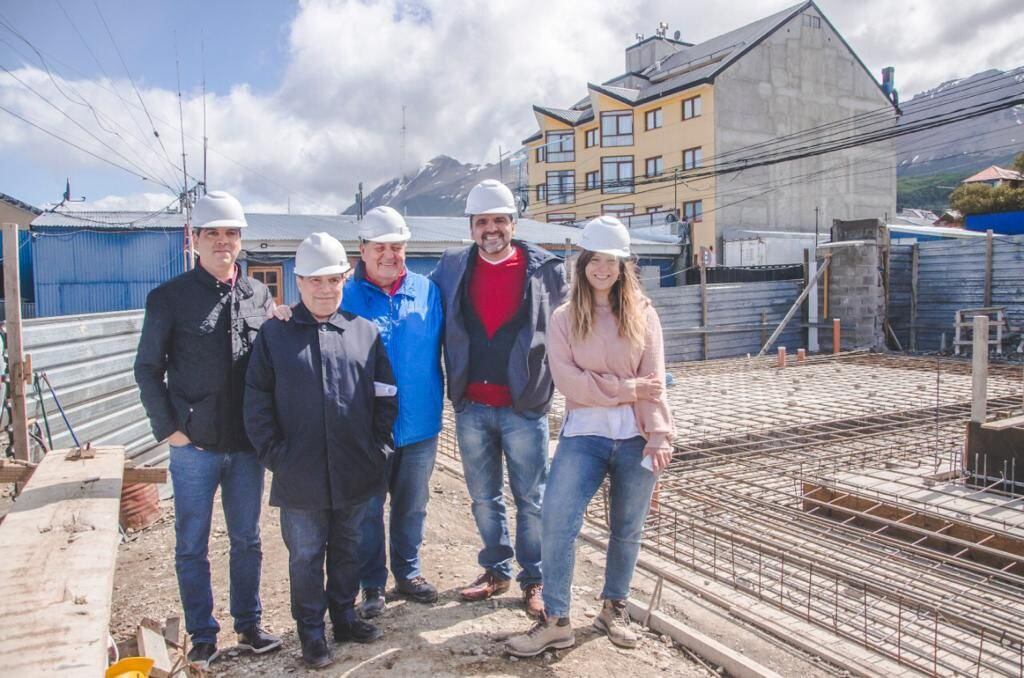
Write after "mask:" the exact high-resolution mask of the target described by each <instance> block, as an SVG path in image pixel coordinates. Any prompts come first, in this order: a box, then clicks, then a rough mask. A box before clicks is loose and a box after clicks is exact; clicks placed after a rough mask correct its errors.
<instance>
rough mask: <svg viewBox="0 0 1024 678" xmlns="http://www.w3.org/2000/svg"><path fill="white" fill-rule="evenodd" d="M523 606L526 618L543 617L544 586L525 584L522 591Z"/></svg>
mask: <svg viewBox="0 0 1024 678" xmlns="http://www.w3.org/2000/svg"><path fill="white" fill-rule="evenodd" d="M523 605H525V606H526V616H527V617H533V618H534V619H541V618H543V617H544V585H543V584H527V585H526V588H525V589H523Z"/></svg>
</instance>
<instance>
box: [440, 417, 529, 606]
mask: <svg viewBox="0 0 1024 678" xmlns="http://www.w3.org/2000/svg"><path fill="white" fill-rule="evenodd" d="M455 434H456V437H457V438H458V441H459V454H460V456H461V457H462V469H463V472H464V474H465V476H466V487H467V489H468V490H469V496H470V498H471V499H472V500H473V518H474V519H476V526H477V529H478V530H479V531H480V537H481V538H482V539H483V542H484V547H483V549H482V550H481V551H480V554H479V556H478V558H477V560H478V562H479V563H480V565H481V566H482V567H483V568H485V569H487V570H490V571H491V572H493V573H494V574H495V575H496V576H498V577H500V578H501V579H506V580H508V579H511V578H512V558H513V557H515V558H516V560H518V561H519V567H520V572H519V576H518V580H519V585H520V587H523V588H525V587H526V586H527V585H528V584H539V583H541V580H542V577H541V563H540V554H541V523H540V516H541V502H542V501H543V498H544V484H545V483H546V482H547V476H548V420H547V417H540V418H539V419H529V418H527V417H524V416H522V415H519V414H516V412H515V410H513V409H512V408H511V407H488V406H486V405H479V404H477V403H469V404H468V405H467V406H466V408H465V409H464V410H463V411H462V412H457V413H456V414H455ZM502 458H504V460H505V462H506V463H507V464H508V483H509V488H510V489H511V490H512V496H513V498H514V499H515V502H516V546H515V550H513V549H512V545H511V540H510V539H509V535H508V517H507V515H506V513H505V498H504V495H503V494H502V485H503V481H502V475H503V474H502Z"/></svg>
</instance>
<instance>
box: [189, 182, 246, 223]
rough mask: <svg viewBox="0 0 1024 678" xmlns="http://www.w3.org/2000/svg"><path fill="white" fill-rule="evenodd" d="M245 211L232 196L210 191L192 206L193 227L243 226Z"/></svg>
mask: <svg viewBox="0 0 1024 678" xmlns="http://www.w3.org/2000/svg"><path fill="white" fill-rule="evenodd" d="M247 225H248V224H246V223H245V212H243V211H242V205H241V203H239V202H238V201H237V200H235V198H234V196H232V195H231V194H230V193H225V192H224V191H210V192H209V193H207V194H206V195H204V196H203V197H202V198H200V199H199V200H197V201H196V206H195V207H193V208H192V226H193V228H245V227H246V226H247Z"/></svg>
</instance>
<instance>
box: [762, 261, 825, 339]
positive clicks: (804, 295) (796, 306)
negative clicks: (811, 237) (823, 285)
mask: <svg viewBox="0 0 1024 678" xmlns="http://www.w3.org/2000/svg"><path fill="white" fill-rule="evenodd" d="M831 261H832V258H831V257H830V256H828V255H826V256H825V261H824V262H822V264H821V268H819V269H818V272H817V273H815V274H814V281H812V282H817V280H818V279H819V278H821V276H822V275H823V274H824V273H825V271H827V270H828V265H829V262H831ZM812 289H814V285H813V284H812V285H808V286H807V287H805V288H804V291H803V292H801V293H800V296H799V297H797V298H796V301H794V302H793V305H792V306H790V307H789V310H788V311H787V312H786V315H785V316H784V317H783V318H782V322H780V323H779V326H778V327H776V328H775V331H774V332H772V336H770V337H768V341H766V342H765V343H764V346H762V347H761V350H760V351H758V352H757V357H758V358H760V357H761V356H763V355H764V354H765V351H767V350H768V347H769V346H771V345H772V344H774V343H775V340H776V339H778V338H779V335H781V334H782V332H783V331H784V330H785V329H786V325H788V324H789V321H790V320H792V319H793V316H794V315H796V312H797V311H798V310H800V306H801V304H803V303H804V299H806V298H807V295H808V294H810V292H811V290H812Z"/></svg>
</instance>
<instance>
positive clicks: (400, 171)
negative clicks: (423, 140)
mask: <svg viewBox="0 0 1024 678" xmlns="http://www.w3.org/2000/svg"><path fill="white" fill-rule="evenodd" d="M398 162H399V166H398V179H399V181H401V180H402V179H405V104H402V153H401V156H400V158H399V160H398Z"/></svg>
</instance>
